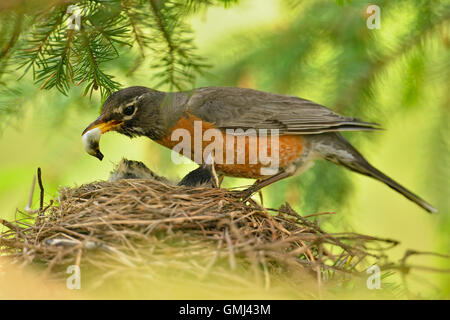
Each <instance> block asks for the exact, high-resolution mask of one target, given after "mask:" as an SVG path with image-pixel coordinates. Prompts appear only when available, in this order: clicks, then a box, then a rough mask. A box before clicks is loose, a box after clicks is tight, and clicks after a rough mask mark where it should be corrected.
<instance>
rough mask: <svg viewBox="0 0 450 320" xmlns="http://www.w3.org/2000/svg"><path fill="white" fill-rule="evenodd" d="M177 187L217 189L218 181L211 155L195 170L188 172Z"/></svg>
mask: <svg viewBox="0 0 450 320" xmlns="http://www.w3.org/2000/svg"><path fill="white" fill-rule="evenodd" d="M178 185H179V186H185V187H193V188H195V187H209V188H218V187H219V179H218V177H217V174H216V170H215V168H214V160H213V157H212V156H211V154H210V155H209V157H208V158H207V159H206V160H205V163H203V164H202V165H200V167H198V168H197V169H195V170H193V171H191V172H189V173H188V174H187V175H186V176H185V177H184V178H183V179H181V181H180V182H179V183H178Z"/></svg>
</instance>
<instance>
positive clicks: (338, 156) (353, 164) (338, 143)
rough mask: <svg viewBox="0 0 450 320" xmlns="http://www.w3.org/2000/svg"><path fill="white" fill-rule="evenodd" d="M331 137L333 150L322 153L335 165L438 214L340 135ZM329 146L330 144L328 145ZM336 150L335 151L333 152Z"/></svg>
mask: <svg viewBox="0 0 450 320" xmlns="http://www.w3.org/2000/svg"><path fill="white" fill-rule="evenodd" d="M328 135H330V139H328V141H329V142H330V144H329V145H330V146H331V148H325V149H327V151H326V152H325V154H324V153H322V152H321V153H322V156H323V157H324V158H325V159H327V160H329V161H332V162H334V163H337V164H339V165H342V166H344V167H346V168H348V169H350V170H352V171H355V172H358V173H361V174H364V175H366V176H369V177H372V178H375V179H377V180H379V181H381V182H383V183H385V184H386V185H388V186H389V187H390V188H392V189H394V190H395V191H397V192H399V193H401V194H402V195H403V196H404V197H406V198H408V199H409V200H411V201H413V202H415V203H416V204H417V205H419V206H420V207H422V208H423V209H425V210H426V211H428V212H431V213H434V212H437V209H436V208H434V207H433V206H432V205H430V204H429V203H427V202H426V201H425V200H423V199H422V198H420V197H419V196H417V195H416V194H414V193H412V192H411V191H409V190H408V189H406V188H405V187H403V186H402V185H400V184H399V183H398V182H396V181H394V180H393V179H391V178H389V177H388V176H387V175H385V174H384V173H382V172H381V171H379V170H378V169H376V168H375V167H373V166H372V165H371V164H370V163H369V162H367V160H366V159H364V157H363V156H362V155H361V154H360V153H359V152H358V151H357V150H356V149H355V148H354V147H353V146H352V145H351V144H350V143H349V142H348V141H347V140H345V139H344V137H342V136H341V135H340V134H338V133H333V134H328ZM327 146H328V144H327ZM333 150H334V151H333Z"/></svg>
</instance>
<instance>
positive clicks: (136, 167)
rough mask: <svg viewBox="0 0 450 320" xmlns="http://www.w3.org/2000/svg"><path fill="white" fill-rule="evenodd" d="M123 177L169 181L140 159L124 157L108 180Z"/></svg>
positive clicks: (112, 180)
mask: <svg viewBox="0 0 450 320" xmlns="http://www.w3.org/2000/svg"><path fill="white" fill-rule="evenodd" d="M121 179H152V180H156V181H160V182H164V183H169V181H168V180H167V179H166V178H164V177H161V176H158V175H157V174H156V173H154V172H153V171H151V170H150V169H149V168H147V167H146V166H145V164H143V163H142V162H140V161H134V160H127V159H125V158H124V159H122V160H121V161H120V162H119V164H118V165H117V167H116V168H115V169H114V171H112V172H111V175H110V176H109V179H108V181H109V182H116V181H118V180H121Z"/></svg>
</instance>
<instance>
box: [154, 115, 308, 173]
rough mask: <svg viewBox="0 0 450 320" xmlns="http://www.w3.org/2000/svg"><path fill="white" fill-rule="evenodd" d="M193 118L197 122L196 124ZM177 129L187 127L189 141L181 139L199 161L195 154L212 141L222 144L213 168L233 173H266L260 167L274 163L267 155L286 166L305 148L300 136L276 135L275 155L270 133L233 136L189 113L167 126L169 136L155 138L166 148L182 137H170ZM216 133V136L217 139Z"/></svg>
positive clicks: (172, 146)
mask: <svg viewBox="0 0 450 320" xmlns="http://www.w3.org/2000/svg"><path fill="white" fill-rule="evenodd" d="M195 121H199V122H197V124H196V125H195ZM177 129H184V130H186V132H185V133H189V136H190V141H189V142H186V141H184V143H190V146H191V148H190V149H191V153H190V159H191V160H194V161H196V160H197V161H196V162H198V163H201V162H202V161H203V159H202V158H200V159H199V158H198V156H200V157H201V154H203V152H204V151H205V149H206V150H210V149H211V148H212V144H213V143H215V142H217V144H216V146H217V147H218V146H220V145H221V146H222V147H221V148H220V149H221V150H223V151H222V152H217V150H218V148H216V152H215V153H214V158H215V159H214V160H215V163H216V165H215V168H216V170H217V171H218V172H221V173H224V174H226V175H229V176H234V177H243V178H254V179H258V178H263V177H266V174H267V173H265V174H262V171H261V170H262V169H263V168H265V167H269V166H270V165H271V164H273V162H272V163H271V162H270V159H272V160H274V159H276V158H278V164H277V166H279V167H280V168H285V167H287V166H288V165H289V164H291V163H292V162H294V161H296V160H297V159H298V158H299V157H300V156H301V154H302V151H303V148H304V138H302V137H301V136H288V135H283V136H278V137H276V138H277V139H278V146H279V148H278V150H279V152H278V155H276V153H275V152H276V147H275V145H273V143H272V142H275V141H271V138H270V136H269V137H267V138H264V137H263V138H262V137H261V136H258V135H250V136H248V135H247V136H236V135H231V134H227V133H226V132H224V131H222V130H219V129H216V128H215V127H214V124H213V123H209V122H205V121H201V119H199V118H198V117H196V116H193V115H191V114H188V116H187V117H182V118H181V119H180V120H179V121H178V122H177V123H176V125H175V126H174V127H173V128H172V129H171V130H170V133H169V135H168V136H166V137H164V138H163V139H161V140H157V141H156V142H157V143H159V144H161V145H163V146H165V147H167V148H169V149H172V148H174V147H175V146H176V145H178V144H179V143H180V142H181V141H182V140H181V139H173V138H172V134H173V133H174V132H175V130H177ZM196 130H197V131H196ZM196 134H197V136H196ZM195 137H196V138H197V139H198V138H200V139H201V141H199V142H197V143H196V142H195V141H198V140H196V139H195ZM216 137H219V138H218V139H217V141H216ZM203 138H207V139H206V140H205V139H203ZM261 139H263V140H261ZM220 140H221V141H220ZM261 146H263V147H261ZM264 146H266V147H264ZM196 147H197V149H201V151H200V152H199V153H198V154H197V158H196V155H195V148H196ZM208 152H209V151H208ZM261 153H262V154H263V155H267V157H266V159H264V157H260V156H259V155H260V154H261ZM255 155H256V157H255ZM264 160H266V161H264ZM263 170H264V169H263Z"/></svg>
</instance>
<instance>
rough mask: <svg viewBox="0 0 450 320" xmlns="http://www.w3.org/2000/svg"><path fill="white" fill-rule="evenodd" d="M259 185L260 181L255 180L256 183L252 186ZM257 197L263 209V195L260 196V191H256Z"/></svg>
mask: <svg viewBox="0 0 450 320" xmlns="http://www.w3.org/2000/svg"><path fill="white" fill-rule="evenodd" d="M259 183H261V179H256V181H255V183H254V184H253V186H257V185H258V184H259ZM258 195H259V200H260V201H261V206H263V207H264V199H263V194H262V191H261V190H259V191H258Z"/></svg>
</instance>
